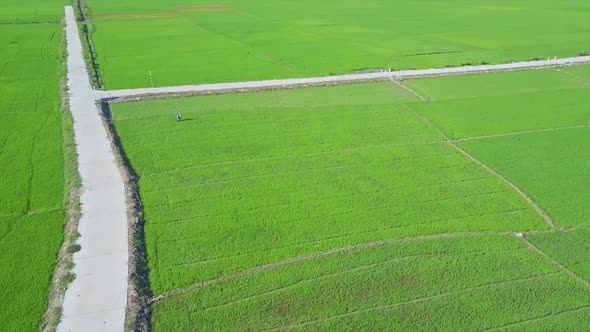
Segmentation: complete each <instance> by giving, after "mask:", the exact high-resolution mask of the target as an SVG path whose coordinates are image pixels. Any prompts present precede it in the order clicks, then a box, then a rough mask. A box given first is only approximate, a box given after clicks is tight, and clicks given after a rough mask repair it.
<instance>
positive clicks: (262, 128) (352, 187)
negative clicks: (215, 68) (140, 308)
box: [111, 70, 590, 330]
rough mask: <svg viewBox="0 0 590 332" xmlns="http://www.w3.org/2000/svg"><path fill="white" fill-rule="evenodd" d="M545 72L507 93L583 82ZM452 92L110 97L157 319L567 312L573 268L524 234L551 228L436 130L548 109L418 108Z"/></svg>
mask: <svg viewBox="0 0 590 332" xmlns="http://www.w3.org/2000/svg"><path fill="white" fill-rule="evenodd" d="M536 73H537V72H535V74H536ZM538 73H541V75H547V76H548V77H552V75H554V71H552V70H547V71H543V72H538ZM556 73H557V74H556V77H555V80H557V81H559V82H563V83H564V89H553V90H555V91H553V90H552V89H549V91H545V90H544V89H545V88H544V86H543V84H544V82H543V81H538V82H539V83H538V84H539V86H537V87H536V88H530V89H528V90H527V91H525V92H522V94H523V95H525V94H530V93H538V92H539V91H545V92H546V93H550V92H551V93H553V92H554V93H555V94H556V98H557V99H559V98H564V99H567V98H569V97H570V96H569V95H567V94H566V95H563V94H565V93H566V92H569V91H570V90H571V91H574V92H579V91H582V90H583V89H585V85H584V84H583V82H582V81H583V80H577V79H570V78H569V76H568V75H567V74H565V73H559V72H556ZM494 75H499V74H491V75H488V76H486V77H487V79H491V80H496V79H497V78H498V76H494ZM512 75H515V76H512ZM518 75H522V72H515V73H510V75H508V74H506V76H503V78H504V79H506V80H508V81H509V80H510V79H511V78H514V79H518V77H519V76H518ZM560 75H563V77H562V76H560ZM442 79H446V78H442ZM466 79H473V77H467V78H466ZM485 79H486V78H483V79H482V81H485ZM433 82H434V81H429V80H424V81H422V83H421V82H420V81H413V82H407V83H408V85H409V86H412V87H413V88H415V89H416V90H419V89H418V88H420V87H422V89H426V88H427V87H428V86H432V85H435V84H434V83H433ZM457 84H458V85H459V86H460V83H457ZM481 84H482V85H485V83H481ZM507 84H508V83H507ZM534 84H535V83H533V85H534ZM567 84H571V86H568V85H567ZM499 89H500V91H499V92H498V94H502V93H504V94H506V96H510V94H508V93H505V92H502V91H501V89H502V88H501V87H500V88H499ZM578 90H579V91H578ZM432 91H434V90H432ZM482 91H483V89H482ZM564 91H565V92H564ZM574 92H571V93H574ZM493 95H494V94H489V93H486V94H481V93H479V92H478V91H477V88H472V92H471V95H469V96H464V98H462V99H474V98H481V100H482V104H481V105H483V106H485V105H486V104H487V103H488V98H491V97H492V96H493ZM460 99H461V98H455V99H454V101H455V102H460V101H461V100H460ZM581 100H582V101H583V100H584V99H583V98H582V99H581ZM451 101H453V100H449V99H448V98H446V99H445V98H444V94H440V96H439V95H435V93H434V92H433V93H432V98H431V101H430V102H421V101H419V100H418V99H417V98H416V97H414V96H413V95H412V94H410V93H408V92H407V91H406V90H404V89H402V88H400V87H399V86H398V85H396V84H394V83H392V82H381V83H367V84H355V85H342V86H329V87H321V88H307V89H296V90H283V91H268V92H259V93H244V94H231V95H209V96H197V97H191V98H181V99H167V100H158V101H149V102H134V103H127V104H112V105H111V111H112V117H113V122H114V125H115V127H116V131H117V134H118V135H119V137H120V139H121V143H122V148H123V150H124V152H125V154H126V156H127V157H128V158H129V160H130V163H131V166H132V167H133V169H134V170H135V171H136V172H137V174H138V175H139V194H140V197H141V200H142V203H143V210H144V217H145V232H146V243H147V252H148V259H149V269H150V282H151V288H152V290H153V292H154V294H155V295H156V296H157V295H163V296H164V298H163V299H162V300H160V301H158V302H156V303H155V304H154V307H153V310H154V311H153V322H152V323H153V326H154V328H155V329H156V330H169V329H173V328H175V329H182V328H186V327H189V326H190V327H195V326H196V327H199V326H201V327H204V326H207V327H210V326H214V327H216V328H220V329H248V328H251V329H254V330H266V329H270V330H272V329H275V328H288V329H293V330H298V329H302V330H307V329H312V328H313V329H320V330H321V329H341V330H358V329H359V328H366V329H369V328H382V329H392V328H397V329H426V328H429V327H439V328H441V329H445V330H457V329H460V330H466V329H474V328H478V329H485V328H499V327H502V326H505V325H506V326H512V324H520V322H528V323H525V325H527V324H531V325H530V326H541V327H543V326H552V325H551V324H561V323H559V322H562V321H563V320H564V319H565V317H568V319H567V323H563V324H569V325H568V326H574V327H575V326H578V327H579V326H582V324H584V316H583V315H582V314H581V313H583V312H587V310H588V306H589V305H590V301H587V298H588V296H587V295H588V289H587V288H586V285H585V284H584V283H581V282H580V280H578V279H575V278H572V277H571V275H569V274H568V273H566V272H564V270H563V269H562V268H560V267H558V266H556V265H555V264H554V263H553V262H552V261H550V260H547V259H546V258H545V257H543V256H542V255H539V254H538V253H537V252H535V251H534V250H531V248H530V246H529V242H528V241H535V242H536V241H537V239H542V236H544V235H545V234H553V233H557V232H561V231H560V230H550V229H549V228H550V227H549V225H547V223H546V222H545V221H544V220H543V219H542V218H541V217H540V216H539V215H538V214H537V213H536V211H535V210H534V209H533V208H532V207H531V205H530V204H529V203H528V202H527V201H526V200H525V199H524V198H523V197H522V196H521V195H519V194H518V193H517V192H516V191H515V190H514V189H512V188H511V187H510V186H508V185H507V184H506V183H505V182H503V181H502V180H501V179H499V178H498V177H496V176H494V175H492V174H490V173H489V172H487V171H486V170H485V169H484V168H482V167H481V166H479V165H478V164H476V163H475V162H473V161H471V160H470V159H468V158H466V157H465V156H464V155H462V154H461V153H460V152H458V151H457V150H456V149H454V148H453V147H452V146H451V145H450V144H448V143H447V141H446V140H447V138H448V137H453V138H455V139H456V138H470V137H471V136H466V135H471V134H473V135H477V136H478V137H479V136H484V135H492V134H503V133H506V131H514V130H518V131H523V130H534V129H539V128H540V129H543V128H546V125H549V124H551V122H552V121H554V119H555V118H554V117H551V116H550V115H548V114H545V113H548V112H550V111H551V110H550V109H549V108H548V107H546V108H542V109H541V110H540V113H541V114H543V116H541V120H540V121H538V122H537V123H535V124H533V125H529V124H527V123H526V122H525V121H524V120H521V121H520V122H518V121H511V122H506V125H507V126H508V129H502V128H497V127H494V126H491V125H489V124H488V122H489V120H486V121H480V122H477V121H475V120H474V119H477V117H471V118H470V117H466V118H465V121H470V122H473V125H472V126H473V127H475V128H479V129H478V130H475V129H474V130H472V131H466V130H465V132H464V133H463V132H461V133H460V134H461V135H456V137H455V136H451V135H450V134H447V133H450V129H448V128H446V127H442V129H441V123H442V124H444V123H445V122H444V121H443V122H441V121H435V120H436V117H434V116H432V118H433V119H432V120H431V119H430V118H431V115H432V114H435V113H436V112H435V111H434V110H435V109H438V108H440V112H446V111H448V112H450V113H449V114H450V115H449V116H450V117H453V116H454V115H453V113H452V112H453V110H454V109H455V108H453V107H446V108H445V107H441V106H439V105H438V104H439V103H449V102H451ZM481 105H480V106H481ZM506 105H508V106H510V105H512V104H511V103H506ZM506 105H505V106H506ZM535 105H538V104H535ZM427 106H430V107H433V109H429V108H427ZM583 106H584V104H580V107H582V108H583ZM437 107H438V108H437ZM473 111H474V112H487V110H486V109H485V107H475V108H473ZM515 111H518V110H517V109H515ZM178 112H182V113H183V118H184V120H183V121H181V122H176V121H175V114H176V113H178ZM523 112H528V111H527V110H526V109H524V110H523ZM516 113H518V112H516ZM582 113H583V112H582V111H581V110H578V109H577V108H576V107H572V110H570V111H569V112H566V113H565V114H566V116H565V118H566V119H565V120H564V121H566V122H567V121H570V122H571V123H570V122H567V123H565V122H564V125H575V126H578V125H583V124H584V122H579V119H580V118H581V117H580V114H582ZM507 114H509V113H508V112H507V111H506V112H504V113H500V114H499V115H498V116H499V117H500V119H501V117H502V116H506V115H507ZM527 114H529V113H525V114H524V115H522V116H521V117H523V118H524V117H526V116H527ZM436 115H437V116H438V115H440V114H438V113H436ZM424 117H425V118H426V119H427V121H425V120H424ZM517 118H518V117H517ZM500 119H498V120H497V121H496V123H501V121H500ZM512 122H515V123H516V124H514V123H512ZM457 126H458V127H457V128H464V127H465V124H457ZM462 126H463V127H462ZM476 141H477V142H479V139H477V140H475V139H474V140H473V142H476ZM481 141H482V142H483V141H484V139H482V140H481ZM469 142H471V141H469ZM465 143H467V141H465ZM457 144H460V146H461V147H463V146H464V145H463V143H462V142H461V143H457ZM465 149H467V150H468V151H470V152H471V149H470V148H469V146H467V145H466V144H465ZM473 155H474V156H476V157H478V153H477V151H474V152H473ZM484 160H487V158H484ZM491 164H492V165H495V164H494V163H491ZM501 174H502V175H504V174H503V173H501ZM504 176H506V177H507V178H508V179H512V177H511V174H509V173H508V174H505V175H504ZM514 181H515V182H516V184H517V185H520V182H518V181H520V179H519V178H516V177H515V179H514ZM522 187H523V190H524V191H527V190H528V186H527V184H526V183H523V184H522ZM527 192H528V191H527ZM531 195H532V196H533V198H536V197H537V196H536V195H534V192H532V191H531ZM538 203H539V204H541V205H542V206H543V207H544V205H543V204H544V203H545V200H541V199H539V201H538ZM549 212H550V213H551V214H552V216H553V210H549ZM555 218H556V220H557V222H560V221H561V220H562V218H558V217H555ZM563 225H564V226H566V225H568V224H567V223H565V222H564V223H563ZM518 232H524V233H525V234H527V235H526V236H527V238H526V241H525V240H523V239H519V238H518V237H517V236H516V235H515V234H516V233H518ZM529 234H533V235H529ZM537 235H538V238H536V237H534V236H537ZM529 236H530V238H529ZM539 241H541V240H539ZM564 241H569V240H568V239H564ZM539 243H540V242H539ZM539 246H540V244H539ZM557 250H558V249H555V251H556V253H557ZM562 254H564V253H562ZM441 280H444V281H445V282H440V281H441ZM506 303H510V304H509V305H506ZM235 317H240V318H239V319H235ZM444 317H454V319H445V318H444ZM533 322H534V324H537V325H533ZM556 322H557V323H556ZM235 324H238V325H235ZM240 324H242V325H240ZM544 324H548V325H544ZM518 326H520V325H518Z"/></svg>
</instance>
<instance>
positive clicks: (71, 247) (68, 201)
mask: <svg viewBox="0 0 590 332" xmlns="http://www.w3.org/2000/svg"><path fill="white" fill-rule="evenodd" d="M60 50H61V53H60V59H61V61H60V62H61V67H60V75H59V76H60V85H59V87H60V91H59V95H60V97H61V98H60V101H61V106H60V109H61V111H62V113H61V123H62V142H63V151H64V156H63V157H64V179H65V188H66V190H65V191H64V195H65V196H66V197H64V202H65V206H64V211H65V212H66V216H65V218H66V222H65V226H64V236H65V237H64V241H63V243H62V245H61V247H60V249H59V252H58V254H57V264H56V267H55V271H54V273H53V277H52V279H51V285H50V287H49V288H50V289H49V296H48V305H47V310H46V312H45V315H44V317H43V322H42V325H41V327H40V330H41V331H55V330H56V328H57V325H58V324H59V321H60V318H61V313H62V305H63V298H64V295H65V291H66V289H67V287H68V285H69V284H70V283H71V282H72V281H73V280H74V279H75V275H74V274H73V273H72V268H73V267H74V262H73V254H74V253H75V252H77V251H79V250H80V247H79V246H78V245H77V244H76V240H77V239H78V237H79V233H78V231H77V230H78V221H79V220H80V187H81V185H82V184H81V179H80V174H79V173H78V153H77V152H76V143H75V141H74V126H73V119H72V114H71V113H70V109H69V102H68V95H67V93H68V92H67V65H66V64H67V53H66V51H65V50H66V40H65V32H63V33H62V36H61V47H60Z"/></svg>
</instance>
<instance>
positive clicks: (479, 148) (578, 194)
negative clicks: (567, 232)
mask: <svg viewBox="0 0 590 332" xmlns="http://www.w3.org/2000/svg"><path fill="white" fill-rule="evenodd" d="M587 112H588V110H587ZM588 115H589V116H590V114H588ZM461 146H463V147H465V149H466V150H468V151H470V152H473V153H474V154H475V155H477V156H478V157H479V158H480V159H481V160H482V161H484V162H485V163H487V164H488V165H490V166H492V167H493V168H494V169H496V170H497V171H498V172H500V173H501V174H504V175H505V176H507V177H508V178H510V179H512V180H513V181H515V182H516V183H518V184H519V185H520V186H521V187H522V188H523V189H524V190H525V191H526V192H528V193H529V194H530V195H531V196H532V197H533V199H534V200H535V201H537V202H538V203H539V204H541V205H542V206H543V207H544V209H545V210H546V211H547V212H548V213H549V215H551V216H552V217H553V219H554V220H555V221H556V222H557V224H559V225H560V226H564V227H575V226H578V225H587V224H590V205H589V204H587V200H588V194H589V188H590V128H577V129H566V130H559V131H551V132H540V133H530V134H526V135H516V136H509V137H498V138H493V139H485V140H473V141H468V142H464V143H461Z"/></svg>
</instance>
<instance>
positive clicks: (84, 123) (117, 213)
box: [57, 6, 128, 332]
mask: <svg viewBox="0 0 590 332" xmlns="http://www.w3.org/2000/svg"><path fill="white" fill-rule="evenodd" d="M65 20H66V40H67V51H68V59H67V68H68V75H67V76H68V83H67V84H68V90H69V91H68V95H69V103H70V110H71V112H72V117H73V119H74V136H75V141H76V149H77V152H78V171H79V173H80V176H81V178H82V191H81V197H80V202H81V218H80V222H79V226H78V232H79V233H80V235H81V236H80V238H79V239H78V241H77V243H78V244H79V245H80V247H81V250H80V251H79V252H77V253H75V254H74V263H75V264H76V265H75V267H74V269H73V272H74V274H75V275H76V279H75V280H74V281H73V282H72V283H71V284H70V285H69V287H68V289H67V290H66V293H65V298H64V304H63V311H62V317H61V322H60V324H59V325H58V328H57V330H58V331H72V332H78V331H84V332H93V331H123V328H124V322H125V306H126V303H127V271H128V269H127V259H128V248H127V243H128V242H127V205H126V196H125V187H124V184H123V178H122V176H121V173H120V172H119V168H118V167H117V163H116V160H115V157H114V154H113V151H112V150H111V144H110V141H109V138H108V136H107V133H106V130H105V128H104V126H103V122H102V119H101V117H100V114H99V112H100V110H99V108H98V107H97V106H96V98H97V95H96V93H95V91H94V90H93V89H92V86H91V84H90V80H89V77H90V76H89V75H88V72H87V70H86V64H85V62H84V57H83V55H82V44H81V42H80V38H79V34H78V26H77V21H76V17H75V16H74V11H73V9H72V7H70V6H67V7H65Z"/></svg>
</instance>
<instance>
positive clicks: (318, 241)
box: [161, 206, 537, 267]
mask: <svg viewBox="0 0 590 332" xmlns="http://www.w3.org/2000/svg"><path fill="white" fill-rule="evenodd" d="M389 207H390V206H384V207H378V208H375V209H387V208H389ZM526 210H527V209H524V208H523V209H516V210H505V211H494V212H488V213H481V214H470V215H466V216H462V217H455V218H450V219H444V218H439V219H433V220H428V221H423V222H419V223H411V224H401V225H396V226H391V227H384V228H379V229H372V230H367V231H363V232H356V233H347V234H342V235H337V236H331V237H327V238H321V239H316V240H309V241H305V242H299V243H290V244H288V245H284V246H280V247H273V248H265V249H262V250H255V251H249V252H248V251H247V252H244V251H242V253H240V254H237V255H229V256H218V257H212V258H209V259H205V260H201V261H192V262H185V263H179V264H174V265H169V266H167V267H179V266H186V265H197V264H206V263H209V262H215V261H220V260H225V259H233V258H237V257H244V256H249V255H253V254H260V253H265V252H271V251H276V250H283V249H286V248H292V247H298V246H305V245H315V244H320V243H323V242H329V241H335V240H339V239H345V238H349V237H353V236H361V235H369V234H373V233H380V232H388V231H392V230H395V229H404V228H410V227H414V226H423V225H435V224H439V223H445V222H449V221H458V220H463V219H471V218H473V217H480V216H491V215H497V214H507V213H514V212H520V211H526ZM349 212H350V211H344V212H339V213H337V214H330V215H329V216H332V215H339V214H346V213H349ZM400 215H402V214H396V215H393V216H400ZM318 217H322V216H318ZM307 219H311V218H307ZM301 220H302V219H290V220H289V221H290V222H294V221H301ZM304 220H305V219H304ZM482 232H483V233H481V234H482V235H485V234H495V233H494V231H482ZM532 232H537V231H527V233H532ZM468 233H472V234H476V233H478V232H461V233H460V234H468ZM516 233H519V232H518V231H505V234H516ZM520 233H522V232H520ZM453 234H459V232H456V233H453ZM429 235H433V234H429ZM195 238H200V237H199V236H191V237H186V238H182V239H174V240H164V241H161V243H177V242H178V241H190V240H192V239H195ZM395 239H403V238H399V237H398V238H395ZM392 240H394V239H392ZM376 241H379V240H376ZM361 244H362V243H361Z"/></svg>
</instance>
